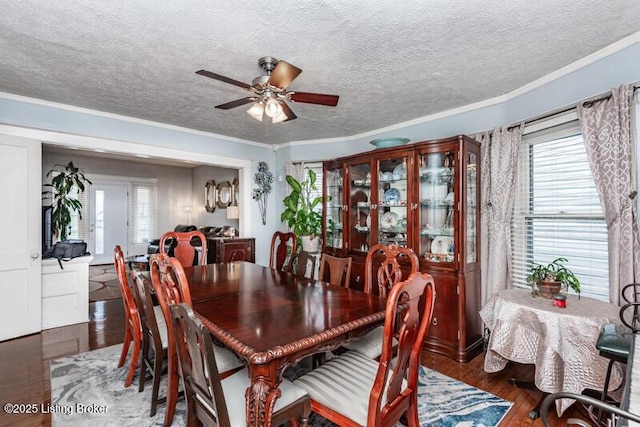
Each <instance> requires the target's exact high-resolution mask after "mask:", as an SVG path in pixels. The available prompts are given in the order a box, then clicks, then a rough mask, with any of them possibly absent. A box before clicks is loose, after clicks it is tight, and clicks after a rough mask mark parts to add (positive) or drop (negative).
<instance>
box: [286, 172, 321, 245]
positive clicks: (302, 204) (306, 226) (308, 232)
mask: <svg viewBox="0 0 640 427" xmlns="http://www.w3.org/2000/svg"><path fill="white" fill-rule="evenodd" d="M287 183H288V184H289V185H290V186H291V194H289V195H288V196H287V197H285V198H284V200H283V201H282V202H283V203H284V207H285V210H284V212H282V214H281V215H280V220H281V221H282V222H286V223H287V225H288V226H289V229H291V230H293V232H294V233H295V234H296V236H297V237H298V240H300V241H301V243H302V248H303V249H304V250H305V251H306V252H310V253H315V252H318V247H319V245H320V233H321V232H322V214H321V213H320V212H318V211H317V210H316V208H317V207H318V205H320V203H321V202H322V197H321V196H314V194H316V193H315V192H316V191H317V190H318V188H317V187H316V173H315V172H314V171H312V170H311V169H309V170H308V172H307V176H306V177H305V179H304V180H303V181H302V182H299V181H298V180H297V179H295V178H294V177H292V176H291V175H287Z"/></svg>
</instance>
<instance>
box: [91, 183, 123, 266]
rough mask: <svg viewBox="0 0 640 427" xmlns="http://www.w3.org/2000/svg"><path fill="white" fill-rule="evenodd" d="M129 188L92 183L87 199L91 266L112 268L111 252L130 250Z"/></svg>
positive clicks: (119, 184) (115, 184) (119, 185)
mask: <svg viewBox="0 0 640 427" xmlns="http://www.w3.org/2000/svg"><path fill="white" fill-rule="evenodd" d="M129 186H130V185H129V184H128V183H120V182H109V181H100V180H94V181H93V184H92V185H91V192H90V196H89V242H88V243H89V245H88V246H89V251H90V252H91V254H92V255H93V262H92V263H91V265H97V264H113V249H114V248H115V247H116V245H120V247H121V248H122V250H123V252H124V253H125V256H126V255H127V248H128V246H129V244H128V243H129Z"/></svg>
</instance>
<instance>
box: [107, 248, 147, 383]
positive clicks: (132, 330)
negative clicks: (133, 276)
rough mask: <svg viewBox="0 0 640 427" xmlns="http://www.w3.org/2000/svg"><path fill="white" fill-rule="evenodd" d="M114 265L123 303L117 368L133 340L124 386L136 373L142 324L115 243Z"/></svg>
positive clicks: (122, 257)
mask: <svg viewBox="0 0 640 427" xmlns="http://www.w3.org/2000/svg"><path fill="white" fill-rule="evenodd" d="M113 258H114V266H115V270H116V277H117V278H118V284H119V285H120V293H122V303H123V304H124V317H125V327H124V342H123V343H122V353H120V360H119V361H118V368H121V367H122V366H123V365H124V362H125V360H126V358H127V354H128V353H129V346H130V345H131V343H132V342H133V351H132V353H131V362H130V364H129V371H128V372H127V376H126V378H125V380H124V386H125V387H129V386H130V385H131V383H132V382H133V376H134V375H135V373H136V367H137V366H138V360H139V358H140V350H141V347H142V325H141V323H140V313H139V312H138V307H137V305H136V302H135V300H134V298H133V294H132V293H131V288H129V281H128V280H127V272H126V267H125V263H124V254H123V253H122V249H121V248H120V245H117V246H116V247H115V249H114V251H113Z"/></svg>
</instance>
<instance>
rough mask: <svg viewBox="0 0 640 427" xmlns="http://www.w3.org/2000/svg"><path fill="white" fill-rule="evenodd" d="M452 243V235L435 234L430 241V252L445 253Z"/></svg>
mask: <svg viewBox="0 0 640 427" xmlns="http://www.w3.org/2000/svg"><path fill="white" fill-rule="evenodd" d="M452 245H453V237H452V236H436V237H435V238H434V239H433V242H431V253H432V254H447V253H449V248H450V247H451V246H452Z"/></svg>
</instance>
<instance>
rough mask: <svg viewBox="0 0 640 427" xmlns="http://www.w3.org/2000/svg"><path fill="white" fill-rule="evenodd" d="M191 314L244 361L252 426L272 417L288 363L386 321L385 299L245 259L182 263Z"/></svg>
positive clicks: (250, 424) (249, 417) (294, 362)
mask: <svg viewBox="0 0 640 427" xmlns="http://www.w3.org/2000/svg"><path fill="white" fill-rule="evenodd" d="M185 274H186V276H187V278H188V280H189V287H190V290H191V298H192V302H193V309H194V311H195V313H196V316H197V317H198V318H199V319H200V321H201V322H202V323H203V324H204V325H205V326H206V327H207V329H208V330H209V331H210V333H211V335H212V337H213V338H214V340H215V341H217V342H218V343H220V344H222V345H224V346H226V347H228V348H229V349H231V350H232V351H234V352H235V353H236V354H237V355H238V356H239V357H240V358H241V359H242V360H243V361H244V363H245V364H246V366H247V367H248V370H249V375H250V377H251V386H250V387H249V388H248V389H247V390H246V394H245V397H246V417H247V418H246V419H247V425H249V426H269V425H271V415H272V411H273V407H274V403H275V400H276V399H277V398H278V397H279V396H280V390H279V389H278V385H279V384H280V382H281V380H282V373H283V371H284V370H285V368H287V367H288V366H292V365H295V364H297V363H298V362H299V361H300V360H301V359H303V358H305V357H307V356H310V355H312V354H314V353H319V352H324V351H328V350H332V349H335V348H336V347H338V346H340V345H341V344H343V343H345V342H347V341H350V340H351V339H354V338H357V337H359V336H362V335H364V334H366V333H367V332H368V331H370V330H371V329H373V328H375V327H376V326H379V325H380V324H382V323H383V322H384V314H385V305H386V302H385V300H384V299H382V298H380V297H378V296H376V295H369V294H365V293H364V292H361V291H357V290H352V289H346V288H342V287H339V286H333V285H330V284H329V283H327V282H323V281H321V280H315V279H306V278H303V277H296V276H294V275H292V274H290V273H287V272H280V271H277V270H272V269H270V268H268V267H262V266H259V265H256V264H252V263H249V262H245V261H236V262H231V263H223V264H208V265H204V266H194V267H187V268H185Z"/></svg>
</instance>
